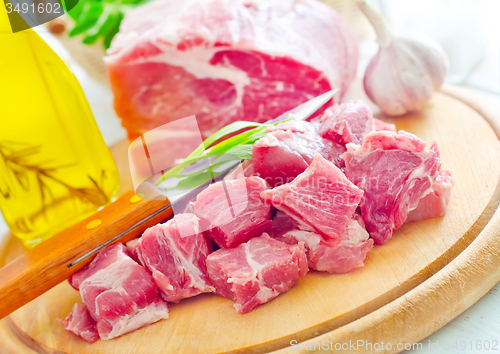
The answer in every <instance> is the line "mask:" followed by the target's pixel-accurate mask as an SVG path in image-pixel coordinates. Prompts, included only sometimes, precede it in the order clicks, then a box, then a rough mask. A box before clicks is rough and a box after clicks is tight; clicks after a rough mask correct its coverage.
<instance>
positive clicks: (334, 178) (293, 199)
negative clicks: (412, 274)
mask: <svg viewBox="0 0 500 354" xmlns="http://www.w3.org/2000/svg"><path fill="white" fill-rule="evenodd" d="M261 196H262V198H264V200H266V201H267V202H270V203H272V205H273V206H274V207H275V208H277V209H279V210H281V211H284V212H285V213H286V214H287V215H288V216H290V217H291V218H292V219H293V220H294V222H295V223H296V224H297V225H299V226H300V227H301V228H302V229H303V230H305V231H314V232H317V233H319V234H321V235H323V236H324V237H325V238H327V239H329V240H331V242H332V243H335V242H336V243H340V241H341V236H342V234H343V233H344V231H345V230H346V228H347V226H348V224H349V222H350V220H351V218H352V215H353V213H354V211H355V210H356V208H357V207H358V204H359V202H360V201H361V197H362V196H363V191H362V190H360V189H359V188H358V187H356V186H355V185H354V184H353V183H351V182H350V181H349V180H347V178H346V177H345V175H344V174H343V173H342V171H340V169H339V168H338V167H337V166H335V165H334V164H332V163H331V162H329V161H327V160H325V158H323V156H321V155H320V154H318V153H316V155H315V156H314V160H313V162H312V163H311V165H310V166H309V167H308V168H307V169H306V170H305V171H304V172H303V173H301V174H300V175H298V176H297V178H296V179H294V180H293V182H291V183H288V184H284V185H282V186H279V187H276V188H274V189H271V190H267V191H264V192H262V193H261Z"/></svg>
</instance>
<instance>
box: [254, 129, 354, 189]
mask: <svg viewBox="0 0 500 354" xmlns="http://www.w3.org/2000/svg"><path fill="white" fill-rule="evenodd" d="M304 123H306V122H304ZM283 124H285V123H283ZM307 124H310V125H311V126H312V123H307ZM279 126H280V125H277V126H276V127H275V128H278V127H279ZM316 152H319V153H320V154H321V155H323V157H324V158H326V159H327V160H329V161H331V162H333V163H334V164H335V165H337V166H338V167H341V168H342V167H343V166H344V161H343V160H342V159H341V157H340V156H341V155H342V154H343V153H344V152H345V148H344V147H343V146H341V145H339V144H337V143H334V142H331V141H329V140H327V139H323V138H322V137H321V136H319V135H318V134H317V133H316V132H315V131H314V132H312V131H307V132H305V133H300V132H293V131H292V130H275V131H272V132H270V133H267V134H266V136H265V137H263V138H261V139H259V140H257V142H256V143H255V144H254V145H253V148H252V159H253V166H254V173H256V174H257V175H258V176H260V177H261V178H263V179H265V180H266V182H267V183H269V185H271V187H276V186H280V185H282V184H285V183H289V182H291V181H292V180H293V179H294V178H295V177H297V176H298V175H299V174H301V173H302V172H304V171H305V169H306V168H307V167H308V166H309V165H310V164H311V162H312V160H313V158H314V154H315V153H316Z"/></svg>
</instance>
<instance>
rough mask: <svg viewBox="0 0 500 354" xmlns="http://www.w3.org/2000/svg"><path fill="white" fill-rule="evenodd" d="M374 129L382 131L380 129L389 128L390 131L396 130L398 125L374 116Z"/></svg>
mask: <svg viewBox="0 0 500 354" xmlns="http://www.w3.org/2000/svg"><path fill="white" fill-rule="evenodd" d="M372 130H373V131H376V132H378V131H380V130H387V131H390V132H394V133H395V132H396V126H395V125H394V124H392V123H387V122H384V121H381V120H380V119H377V118H373V126H372Z"/></svg>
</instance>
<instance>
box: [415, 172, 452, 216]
mask: <svg viewBox="0 0 500 354" xmlns="http://www.w3.org/2000/svg"><path fill="white" fill-rule="evenodd" d="M452 187H453V180H452V178H451V172H450V170H449V169H445V170H443V171H441V173H440V174H439V176H437V177H436V180H435V181H434V184H433V186H432V191H431V192H430V193H429V194H427V195H426V196H425V197H423V198H422V199H420V201H419V202H418V206H417V208H416V209H414V210H412V211H410V213H409V214H408V217H407V218H406V222H413V221H420V220H425V219H432V218H439V217H442V216H444V215H445V214H446V208H447V207H448V202H449V200H450V195H451V188H452Z"/></svg>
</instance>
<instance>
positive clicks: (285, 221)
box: [269, 211, 295, 241]
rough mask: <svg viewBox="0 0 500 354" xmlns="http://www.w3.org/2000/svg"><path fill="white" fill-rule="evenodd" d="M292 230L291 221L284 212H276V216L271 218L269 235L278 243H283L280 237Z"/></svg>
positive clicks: (293, 227)
mask: <svg viewBox="0 0 500 354" xmlns="http://www.w3.org/2000/svg"><path fill="white" fill-rule="evenodd" d="M293 229H295V224H294V223H293V219H292V218H291V217H289V216H288V215H286V214H285V213H284V212H282V211H278V212H277V213H276V216H275V217H274V218H273V228H272V229H271V231H270V232H269V235H270V236H271V237H272V238H275V239H277V240H279V241H284V240H282V239H281V237H282V236H283V235H284V234H286V233H287V232H288V231H290V230H293Z"/></svg>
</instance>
